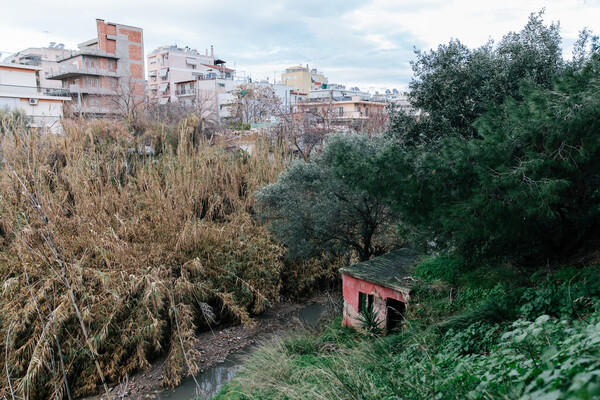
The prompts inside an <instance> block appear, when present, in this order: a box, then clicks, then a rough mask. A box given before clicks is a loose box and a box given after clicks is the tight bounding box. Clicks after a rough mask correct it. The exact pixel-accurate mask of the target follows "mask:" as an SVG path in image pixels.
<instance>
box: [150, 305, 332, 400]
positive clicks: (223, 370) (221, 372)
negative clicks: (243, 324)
mask: <svg viewBox="0 0 600 400" xmlns="http://www.w3.org/2000/svg"><path fill="white" fill-rule="evenodd" d="M322 314H323V306H322V305H321V304H319V303H313V304H309V305H307V306H305V307H303V308H301V309H300V310H298V311H297V312H296V313H295V315H294V316H292V317H291V318H294V317H296V318H298V320H300V322H302V323H303V324H304V325H305V326H307V327H311V328H316V327H317V326H318V323H319V319H320V318H321V315H322ZM291 318H290V317H288V318H286V319H284V320H282V321H281V322H282V323H286V322H289V320H290V319H291ZM282 334H285V332H279V333H278V334H275V335H274V336H275V337H278V336H281V335H282ZM264 339H265V340H269V339H273V336H271V337H270V338H269V337H267V338H264ZM258 347H259V344H251V345H249V346H247V347H246V348H244V349H243V350H242V351H240V352H237V353H233V354H231V355H229V357H227V359H226V360H225V362H222V363H220V364H217V365H215V366H213V367H211V368H208V369H207V370H206V371H204V372H202V373H200V374H198V375H197V376H196V381H197V382H198V385H199V388H198V387H196V382H195V381H194V379H191V378H189V379H186V380H185V381H183V382H182V384H181V385H179V386H178V387H176V388H175V389H173V390H168V391H163V392H158V399H161V400H190V399H193V398H200V399H206V400H208V399H210V398H212V397H213V396H215V395H216V394H217V393H218V392H219V390H221V388H222V387H223V385H224V384H225V383H226V382H228V381H230V380H231V378H233V377H234V376H235V374H236V373H237V372H239V371H240V370H241V369H242V367H243V364H244V361H245V359H246V358H247V357H248V356H249V355H251V354H252V353H253V352H254V351H255V350H256V349H257V348H258Z"/></svg>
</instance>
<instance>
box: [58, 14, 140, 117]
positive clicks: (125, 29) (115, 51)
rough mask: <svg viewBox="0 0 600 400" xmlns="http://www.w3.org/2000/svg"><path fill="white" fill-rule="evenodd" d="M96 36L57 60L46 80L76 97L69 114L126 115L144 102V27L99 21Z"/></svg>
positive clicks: (97, 21)
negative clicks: (54, 81)
mask: <svg viewBox="0 0 600 400" xmlns="http://www.w3.org/2000/svg"><path fill="white" fill-rule="evenodd" d="M96 30H97V37H95V38H93V39H90V40H88V41H85V42H83V43H80V44H79V45H78V48H79V49H78V50H76V51H70V52H69V53H68V54H66V55H64V56H63V57H61V58H60V59H58V60H57V61H58V63H57V66H56V67H55V68H51V70H50V72H48V73H46V78H48V79H52V80H57V81H60V82H61V85H62V88H64V89H67V90H69V92H70V93H71V95H72V97H73V102H72V104H71V105H72V106H71V108H70V113H72V114H78V115H85V116H92V117H94V116H95V117H105V116H109V117H110V116H116V115H124V114H126V113H128V112H129V111H130V108H131V107H133V106H134V105H135V104H139V103H143V102H144V99H145V97H144V87H145V79H144V56H143V54H144V42H143V31H142V29H141V28H137V27H133V26H129V25H123V24H117V23H113V22H105V21H104V20H102V19H97V20H96Z"/></svg>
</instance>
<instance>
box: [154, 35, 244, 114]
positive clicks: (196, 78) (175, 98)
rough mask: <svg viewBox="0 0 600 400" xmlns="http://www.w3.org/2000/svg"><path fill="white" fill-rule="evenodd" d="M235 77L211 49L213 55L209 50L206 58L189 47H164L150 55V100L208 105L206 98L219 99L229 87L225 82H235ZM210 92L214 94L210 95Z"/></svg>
mask: <svg viewBox="0 0 600 400" xmlns="http://www.w3.org/2000/svg"><path fill="white" fill-rule="evenodd" d="M233 74H234V70H232V69H230V68H226V67H225V61H223V60H221V59H219V58H217V57H216V56H215V53H214V49H213V47H212V46H211V48H210V53H209V51H208V49H207V50H206V51H205V52H204V54H201V53H199V52H198V51H197V50H195V49H191V48H189V47H185V48H181V47H177V46H161V47H159V48H157V49H156V50H154V51H153V52H152V53H150V54H149V55H148V91H149V94H148V97H149V99H150V101H151V102H154V103H157V104H167V103H169V102H170V103H175V102H178V103H180V104H185V105H197V104H199V103H205V101H206V96H209V97H211V98H215V99H216V92H220V91H221V88H223V87H225V86H226V84H227V82H225V81H231V80H233ZM213 80H214V82H209V83H200V82H201V81H213ZM216 80H219V82H217V81H216ZM199 87H202V91H200V90H199ZM211 88H214V90H213V91H212V92H214V93H208V92H207V91H209V92H210V90H209V89H211ZM215 105H216V104H215Z"/></svg>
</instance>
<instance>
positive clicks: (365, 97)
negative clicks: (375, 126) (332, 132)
mask: <svg viewBox="0 0 600 400" xmlns="http://www.w3.org/2000/svg"><path fill="white" fill-rule="evenodd" d="M385 107H386V102H385V101H380V100H375V99H373V98H371V95H370V94H369V93H366V92H361V91H360V90H359V89H358V88H351V89H346V87H345V86H342V85H336V84H332V85H327V86H326V87H325V88H318V89H314V90H311V91H310V93H309V95H308V99H307V100H306V101H304V102H301V103H298V104H297V105H296V109H297V110H298V111H300V112H301V113H309V114H312V115H314V116H315V117H316V119H317V120H321V121H324V122H325V123H326V124H328V125H331V126H339V127H349V126H351V125H357V124H359V125H360V124H362V123H363V122H365V121H367V120H373V119H374V118H375V119H382V118H383V117H384V116H385V115H386V114H385ZM380 117H381V118H380Z"/></svg>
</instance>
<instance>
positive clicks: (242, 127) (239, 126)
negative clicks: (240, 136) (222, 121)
mask: <svg viewBox="0 0 600 400" xmlns="http://www.w3.org/2000/svg"><path fill="white" fill-rule="evenodd" d="M227 125H228V127H229V129H234V130H236V131H249V130H250V124H249V123H244V122H242V121H235V122H230V123H229V124H227Z"/></svg>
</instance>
